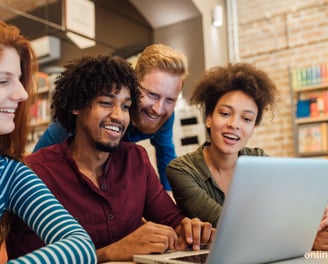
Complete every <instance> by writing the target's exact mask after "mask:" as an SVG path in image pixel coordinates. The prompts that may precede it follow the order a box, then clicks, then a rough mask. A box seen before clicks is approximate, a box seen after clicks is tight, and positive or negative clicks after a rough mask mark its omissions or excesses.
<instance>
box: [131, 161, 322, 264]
mask: <svg viewBox="0 0 328 264" xmlns="http://www.w3.org/2000/svg"><path fill="white" fill-rule="evenodd" d="M327 186H328V160H326V159H320V158H316V159H315V158H274V157H254V156H241V157H239V158H238V161H237V165H236V169H235V171H234V175H233V178H232V182H231V185H230V188H229V192H228V194H227V196H226V199H225V203H224V207H223V211H222V215H221V217H220V220H219V222H218V225H217V231H216V234H215V238H214V240H213V243H212V245H211V246H210V248H209V249H204V250H200V251H176V252H171V253H164V254H147V255H135V256H134V261H135V262H137V263H147V264H155V263H156V264H160V263H172V264H186V263H206V264H237V263H242V264H245V263H252V264H254V263H274V262H277V263H328V253H327V255H326V256H327V258H325V257H322V255H320V256H319V255H317V257H315V256H316V255H315V254H313V255H312V254H311V255H310V253H315V252H311V248H312V244H313V241H314V238H315V236H316V233H317V230H318V227H319V223H320V221H321V218H322V216H323V212H324V209H325V207H326V205H327V201H328V188H327ZM199 254H203V255H204V254H205V259H203V258H202V257H201V256H199ZM323 256H324V255H323ZM279 261H280V262H279Z"/></svg>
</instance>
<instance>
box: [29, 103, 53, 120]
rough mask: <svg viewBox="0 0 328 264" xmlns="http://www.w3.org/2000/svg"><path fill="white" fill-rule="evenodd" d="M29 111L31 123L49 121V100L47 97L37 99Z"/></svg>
mask: <svg viewBox="0 0 328 264" xmlns="http://www.w3.org/2000/svg"><path fill="white" fill-rule="evenodd" d="M30 111H31V124H32V125H38V124H41V123H44V122H49V121H50V102H49V100H48V99H47V98H41V99H37V100H36V102H35V103H34V104H33V105H32V106H31V110H30Z"/></svg>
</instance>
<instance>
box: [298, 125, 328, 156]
mask: <svg viewBox="0 0 328 264" xmlns="http://www.w3.org/2000/svg"><path fill="white" fill-rule="evenodd" d="M326 151H328V123H327V122H321V123H311V124H303V125H300V126H299V127H298V152H299V153H300V154H306V153H314V152H326Z"/></svg>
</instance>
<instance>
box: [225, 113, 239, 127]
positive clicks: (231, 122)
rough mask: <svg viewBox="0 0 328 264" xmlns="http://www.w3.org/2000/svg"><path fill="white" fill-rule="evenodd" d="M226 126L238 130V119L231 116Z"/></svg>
mask: <svg viewBox="0 0 328 264" xmlns="http://www.w3.org/2000/svg"><path fill="white" fill-rule="evenodd" d="M228 125H229V126H230V127H233V128H239V126H240V119H239V118H238V116H234V115H232V116H231V117H230V119H229V122H228Z"/></svg>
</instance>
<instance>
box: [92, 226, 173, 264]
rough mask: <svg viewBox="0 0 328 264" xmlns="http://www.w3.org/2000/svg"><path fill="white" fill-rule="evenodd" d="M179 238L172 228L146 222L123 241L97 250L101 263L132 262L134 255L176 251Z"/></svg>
mask: <svg viewBox="0 0 328 264" xmlns="http://www.w3.org/2000/svg"><path fill="white" fill-rule="evenodd" d="M177 245H178V237H177V234H176V233H175V231H174V229H173V228H172V227H170V226H166V225H160V224H155V223H153V222H146V223H145V224H143V225H142V226H140V227H139V228H138V229H136V230H135V231H134V232H132V233H131V234H129V235H127V236H126V237H124V238H122V239H121V240H119V241H117V242H115V243H112V244H110V245H108V246H106V247H104V248H101V249H98V250H97V256H98V261H99V262H105V261H111V260H132V258H133V255H134V254H150V253H164V252H165V251H166V250H168V249H175V248H176V247H177Z"/></svg>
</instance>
